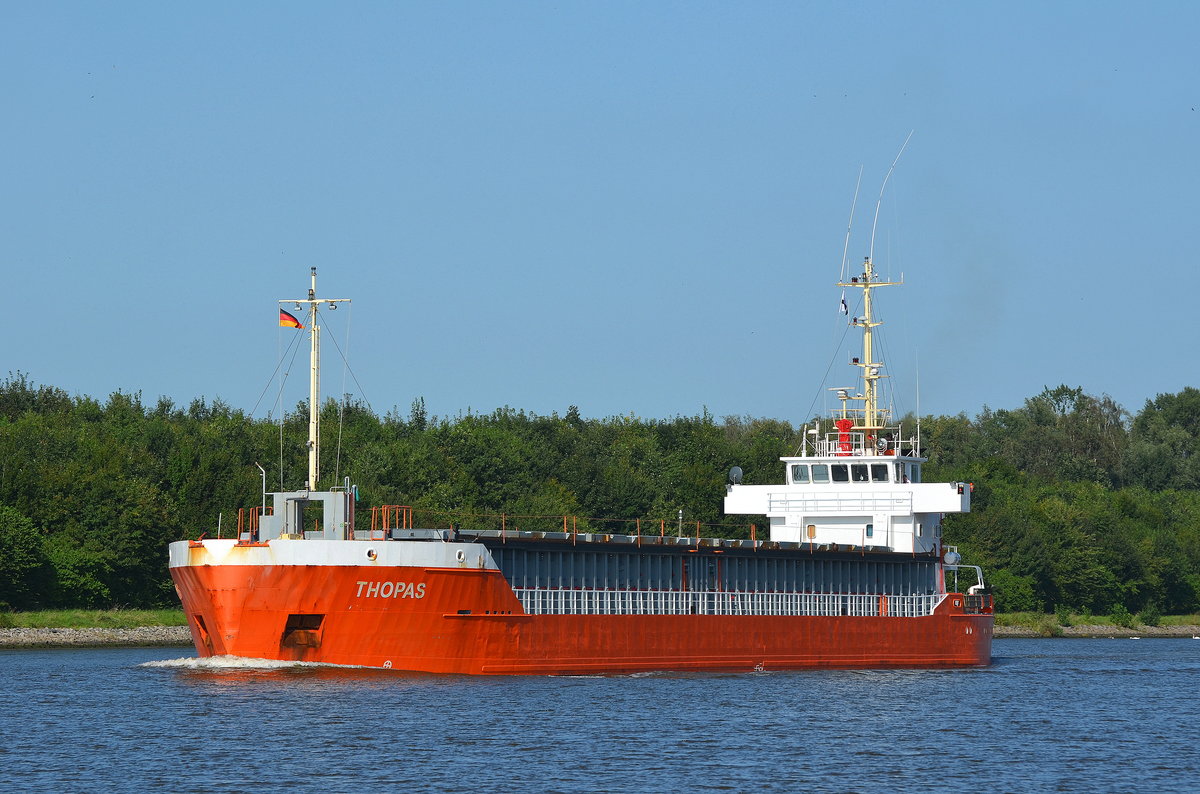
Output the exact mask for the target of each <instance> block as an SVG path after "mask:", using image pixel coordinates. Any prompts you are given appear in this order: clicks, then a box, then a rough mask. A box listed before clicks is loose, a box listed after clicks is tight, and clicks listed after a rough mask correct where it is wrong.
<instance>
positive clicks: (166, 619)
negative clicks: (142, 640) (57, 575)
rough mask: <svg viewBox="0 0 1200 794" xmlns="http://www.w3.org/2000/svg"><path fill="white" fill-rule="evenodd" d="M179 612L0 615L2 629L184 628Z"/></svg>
mask: <svg viewBox="0 0 1200 794" xmlns="http://www.w3.org/2000/svg"><path fill="white" fill-rule="evenodd" d="M186 625H187V619H186V618H184V616H183V610H180V609H48V610H42V611H39V612H0V628H5V629H136V628H142V627H145V626H186Z"/></svg>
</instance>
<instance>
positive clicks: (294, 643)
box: [171, 565, 993, 675]
mask: <svg viewBox="0 0 1200 794" xmlns="http://www.w3.org/2000/svg"><path fill="white" fill-rule="evenodd" d="M171 574H172V577H173V578H174V580H175V585H176V588H177V589H178V592H179V596H180V598H181V600H182V601H183V605H184V611H185V613H186V614H187V618H188V624H189V626H190V627H191V631H192V637H193V639H194V641H195V644H196V650H197V652H198V653H199V654H200V655H201V656H213V655H221V654H229V655H234V656H240V657H247V658H264V659H283V660H297V661H310V662H324V663H332V664H345V665H361V666H366V667H382V668H392V669H397V670H411V671H422V672H431V673H463V674H485V675H487V674H493V675H494V674H579V673H631V672H641V671H651V670H781V669H798V668H820V667H843V668H879V667H959V666H980V665H986V664H988V663H989V662H990V659H991V640H992V620H993V617H992V615H991V614H987V613H986V612H985V613H984V614H967V613H966V612H965V611H964V610H963V607H962V605H963V604H965V603H966V600H965V598H964V597H963V596H961V595H955V594H951V595H949V596H947V597H946V598H945V599H944V600H943V601H942V603H941V604H940V605H939V606H938V607H937V609H936V610H935V611H934V613H933V614H931V615H928V616H924V617H891V616H882V617H881V616H853V617H851V616H828V617H817V616H769V615H529V614H525V612H524V610H523V609H522V607H521V604H520V602H519V601H518V599H517V598H516V596H515V594H514V593H513V591H512V589H511V588H510V586H509V584H508V582H507V581H506V580H505V578H504V576H503V575H502V574H501V573H500V572H499V571H497V570H494V569H470V568H429V567H396V568H390V569H387V570H386V573H385V571H383V570H381V569H380V568H379V567H374V566H343V565H261V566H259V565H191V566H180V567H173V568H172V569H171ZM381 574H385V575H384V576H383V577H381ZM381 578H384V579H386V581H384V582H383V584H382V586H380V585H379V580H380V579H381ZM372 585H374V587H372ZM388 585H391V586H390V587H389V586H388Z"/></svg>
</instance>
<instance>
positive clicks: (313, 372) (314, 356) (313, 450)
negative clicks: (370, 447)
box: [279, 267, 350, 491]
mask: <svg viewBox="0 0 1200 794" xmlns="http://www.w3.org/2000/svg"><path fill="white" fill-rule="evenodd" d="M279 302H280V303H294V304H296V308H297V309H299V308H301V307H303V306H307V307H308V336H309V340H310V342H311V350H310V352H309V383H308V482H307V483H306V484H305V488H307V489H308V490H310V491H315V490H317V478H318V477H319V476H320V472H321V455H320V452H321V439H320V435H321V328H320V326H318V325H317V304H319V303H328V304H329V308H330V309H336V308H337V305H338V304H339V303H349V302H350V299H349V298H318V297H317V269H316V268H315V267H314V268H312V286H310V287H309V289H308V297H307V298H297V299H295V300H281V301H279Z"/></svg>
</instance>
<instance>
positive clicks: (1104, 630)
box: [0, 609, 1200, 648]
mask: <svg viewBox="0 0 1200 794" xmlns="http://www.w3.org/2000/svg"><path fill="white" fill-rule="evenodd" d="M1125 623H1127V624H1128V625H1123V624H1120V623H1116V622H1114V621H1113V619H1112V617H1111V616H1108V615H1074V614H1051V615H1043V614H1040V613H1034V612H1009V613H1002V614H998V615H996V632H995V637H996V639H1016V638H1027V637H1076V638H1091V639H1104V638H1117V637H1144V638H1147V639H1148V638H1152V637H1173V638H1198V637H1200V615H1197V614H1193V615H1167V616H1163V617H1162V618H1161V619H1159V620H1158V622H1157V625H1147V624H1142V623H1138V622H1137V621H1136V620H1130V621H1126V622H1125ZM191 644H192V638H191V632H190V631H189V630H188V627H187V620H186V619H185V618H184V616H183V612H182V611H181V610H178V609H108V610H85V609H70V610H47V611H40V612H0V648H71V647H77V648H98V647H146V646H161V647H176V646H178V647H191Z"/></svg>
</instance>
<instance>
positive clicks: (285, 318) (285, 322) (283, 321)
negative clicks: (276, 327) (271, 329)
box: [279, 309, 304, 328]
mask: <svg viewBox="0 0 1200 794" xmlns="http://www.w3.org/2000/svg"><path fill="white" fill-rule="evenodd" d="M279 324H280V325H281V326H283V327H284V328H303V327H304V324H303V323H301V322H300V321H299V320H297V319H296V317H295V315H293V314H289V313H288V312H285V311H284V310H283V309H280V310H279Z"/></svg>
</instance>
